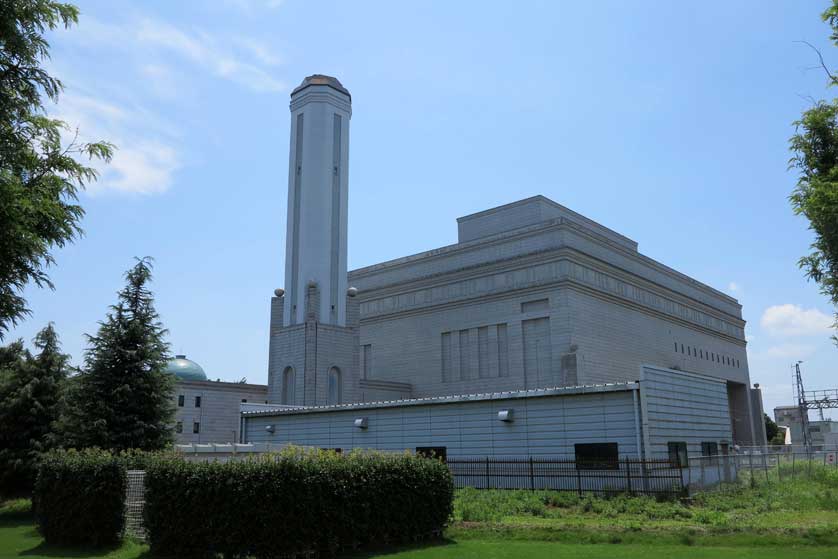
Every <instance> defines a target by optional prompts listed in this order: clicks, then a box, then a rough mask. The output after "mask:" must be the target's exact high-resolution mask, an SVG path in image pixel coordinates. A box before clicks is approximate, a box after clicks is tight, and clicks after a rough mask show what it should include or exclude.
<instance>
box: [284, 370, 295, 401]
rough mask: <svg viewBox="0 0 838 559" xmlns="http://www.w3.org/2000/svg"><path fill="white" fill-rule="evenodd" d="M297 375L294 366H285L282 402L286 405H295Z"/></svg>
mask: <svg viewBox="0 0 838 559" xmlns="http://www.w3.org/2000/svg"><path fill="white" fill-rule="evenodd" d="M294 377H295V375H294V368H293V367H285V370H284V371H282V403H283V404H285V405H286V406H292V405H294V401H295V398H294V384H295V380H296V379H295V378H294Z"/></svg>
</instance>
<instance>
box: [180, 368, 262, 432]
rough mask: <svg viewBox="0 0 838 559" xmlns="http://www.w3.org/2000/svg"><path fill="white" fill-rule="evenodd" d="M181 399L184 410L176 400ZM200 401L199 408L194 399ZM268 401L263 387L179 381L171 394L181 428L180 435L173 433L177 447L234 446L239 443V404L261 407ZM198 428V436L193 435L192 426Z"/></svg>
mask: <svg viewBox="0 0 838 559" xmlns="http://www.w3.org/2000/svg"><path fill="white" fill-rule="evenodd" d="M179 396H183V407H180V406H178V397H179ZM197 396H200V397H201V407H195V398H196V397H197ZM267 399H268V390H267V387H266V386H263V385H258V384H240V383H233V382H214V381H187V380H178V382H177V385H176V387H175V391H174V394H173V405H174V406H175V422H176V423H177V422H181V424H182V425H183V432H182V433H175V442H176V443H177V444H189V443H235V442H238V440H239V429H240V421H241V416H240V415H239V405H240V404H241V402H242V400H247V401H248V402H251V403H264V402H266V401H267ZM194 423H199V424H200V432H199V433H193V432H192V431H193V424H194Z"/></svg>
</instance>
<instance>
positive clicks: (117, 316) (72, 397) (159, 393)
mask: <svg viewBox="0 0 838 559" xmlns="http://www.w3.org/2000/svg"><path fill="white" fill-rule="evenodd" d="M125 279H126V286H125V287H124V288H123V289H122V290H121V291H120V292H119V294H118V302H117V304H116V305H113V306H112V307H111V312H109V313H108V315H107V318H106V319H105V320H104V321H103V322H100V323H99V331H98V332H97V334H96V335H95V336H88V337H87V338H88V342H89V344H90V347H89V348H88V350H87V352H86V355H85V368H84V371H83V372H82V373H81V374H79V375H77V376H75V377H73V378H72V379H70V382H69V383H68V389H67V391H66V394H65V398H64V406H63V412H62V418H61V421H60V423H59V428H60V436H61V438H62V443H63V445H64V446H65V447H74V448H87V447H94V446H95V447H100V448H105V449H113V450H125V449H130V448H136V449H143V450H157V449H162V448H165V447H167V446H168V445H170V444H171V443H172V440H173V439H172V425H171V423H172V418H173V415H174V408H173V406H172V402H171V394H172V391H173V389H174V380H173V378H172V377H171V375H169V374H168V373H166V371H165V368H166V363H167V361H168V358H169V357H168V344H167V343H166V342H165V340H164V336H165V335H166V333H167V331H166V330H165V329H163V326H162V325H161V324H160V321H159V316H158V314H157V312H156V311H155V309H154V296H153V294H152V293H151V291H150V290H149V289H148V284H149V282H150V281H151V263H150V260H149V259H148V258H144V259H138V260H137V264H136V265H135V266H134V267H133V268H132V269H131V270H129V271H128V272H127V273H126V274H125Z"/></svg>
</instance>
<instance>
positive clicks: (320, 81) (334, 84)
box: [291, 74, 352, 100]
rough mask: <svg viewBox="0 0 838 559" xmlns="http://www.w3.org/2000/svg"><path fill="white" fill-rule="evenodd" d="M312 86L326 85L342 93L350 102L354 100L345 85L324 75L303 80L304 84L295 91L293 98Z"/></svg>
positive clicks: (314, 75)
mask: <svg viewBox="0 0 838 559" xmlns="http://www.w3.org/2000/svg"><path fill="white" fill-rule="evenodd" d="M312 85H325V86H327V87H331V88H332V89H335V90H337V91H340V92H341V93H343V94H344V95H346V96H347V97H349V99H350V100H351V99H352V95H351V94H350V93H349V90H348V89H346V88H345V87H343V84H341V83H340V81H339V80H338V79H337V78H333V77H332V76H326V75H323V74H312V75H311V76H308V77H307V78H306V79H304V80H303V83H301V84H300V85H298V86H297V87H296V88H295V89H294V91H292V92H291V97H293V96H294V95H296V94H298V93H299V92H301V91H302V90H304V89H305V88H307V87H310V86H312Z"/></svg>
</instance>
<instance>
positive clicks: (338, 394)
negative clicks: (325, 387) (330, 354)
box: [327, 367, 343, 405]
mask: <svg viewBox="0 0 838 559" xmlns="http://www.w3.org/2000/svg"><path fill="white" fill-rule="evenodd" d="M342 384H343V383H342V382H341V375H340V369H338V368H337V367H332V368H331V369H329V399H328V401H327V403H328V404H329V405H335V404H340V403H341V401H342V397H343V386H342Z"/></svg>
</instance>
